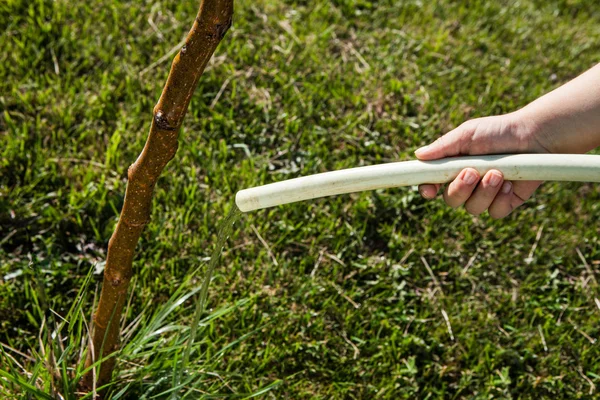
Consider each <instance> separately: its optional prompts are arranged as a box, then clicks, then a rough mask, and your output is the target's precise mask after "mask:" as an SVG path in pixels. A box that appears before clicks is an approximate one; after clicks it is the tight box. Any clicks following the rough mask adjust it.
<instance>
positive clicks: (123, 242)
mask: <svg viewBox="0 0 600 400" xmlns="http://www.w3.org/2000/svg"><path fill="white" fill-rule="evenodd" d="M232 15H233V0H202V1H201V4H200V9H199V11H198V15H197V16H196V19H195V21H194V25H193V26H192V29H191V30H190V32H189V34H188V36H187V39H186V42H185V45H184V46H183V47H182V48H181V50H180V52H179V53H178V54H177V55H176V56H175V59H174V60H173V64H172V65H171V71H170V73H169V77H168V78H167V83H166V84H165V87H164V89H163V92H162V94H161V96H160V99H159V100H158V104H156V106H155V107H154V118H153V119H152V125H151V126H150V133H149V135H148V139H147V141H146V144H145V146H144V149H143V150H142V153H141V154H140V156H139V157H138V159H137V160H136V161H135V163H133V164H132V165H131V166H130V167H129V170H128V173H127V176H128V182H127V189H126V191H125V200H124V202H123V209H122V210H121V216H120V218H119V222H118V223H117V226H116V227H115V231H114V232H113V235H112V237H111V238H110V241H109V243H108V256H107V258H106V267H105V269H104V282H103V285H102V293H101V295H100V302H99V304H98V309H97V310H96V314H95V315H94V327H93V333H92V340H91V346H90V349H89V351H88V358H87V360H86V366H90V365H92V364H93V363H94V360H97V359H99V356H100V349H102V357H103V358H104V357H107V356H108V355H110V354H111V353H113V352H115V351H117V350H118V348H119V336H120V332H119V326H120V323H119V322H120V319H121V313H122V311H123V305H124V302H125V298H126V293H127V289H128V286H129V281H130V280H131V277H132V275H133V270H132V261H133V256H134V251H135V247H136V244H137V242H138V239H139V237H140V235H141V233H142V230H143V229H144V226H146V224H147V223H148V221H149V220H150V213H151V206H152V194H153V191H154V185H155V184H156V181H157V180H158V177H159V176H160V174H161V172H162V170H163V168H164V167H165V166H166V165H167V163H168V162H169V161H170V160H171V159H172V158H173V157H174V156H175V152H176V151H177V146H178V143H177V138H178V135H179V127H180V126H181V123H182V121H183V117H184V116H185V113H186V111H187V108H188V105H189V103H190V99H191V98H192V95H193V93H194V90H195V89H196V84H197V83H198V80H199V79H200V76H201V75H202V73H203V71H204V68H205V67H206V64H207V63H208V61H209V60H210V58H211V56H212V54H213V53H214V51H215V49H216V48H217V46H218V44H219V42H220V41H221V39H222V38H223V36H225V33H226V32H227V30H228V29H229V27H230V26H231V18H232ZM114 366H115V357H111V358H109V359H107V360H106V361H104V362H103V363H102V364H101V366H100V368H98V370H97V373H96V374H93V373H92V372H91V371H90V372H89V373H88V374H86V375H85V376H84V378H83V381H82V384H83V387H84V388H86V389H87V390H91V389H92V388H93V387H100V386H102V385H105V384H106V383H108V382H110V380H111V376H112V372H113V368H114ZM94 375H96V385H94V382H93V381H94Z"/></svg>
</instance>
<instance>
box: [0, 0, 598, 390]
mask: <svg viewBox="0 0 600 400" xmlns="http://www.w3.org/2000/svg"><path fill="white" fill-rule="evenodd" d="M197 6H198V4H197V1H173V0H156V1H151V2H150V1H126V2H125V1H124V2H120V1H116V0H96V1H92V2H80V1H67V0H4V1H2V2H1V3H0V26H2V27H3V29H2V34H1V36H0V111H1V113H0V342H1V343H2V345H1V346H0V396H1V397H2V398H8V399H12V398H23V399H25V398H29V397H27V396H28V395H27V392H28V393H30V394H32V395H33V396H34V397H37V398H50V397H44V395H43V394H42V393H52V392H53V391H54V393H55V395H56V393H61V394H62V395H63V396H65V398H73V396H74V392H75V390H76V380H75V378H74V376H75V375H76V374H77V371H81V368H83V367H82V366H81V362H80V360H81V357H82V355H81V354H80V349H81V348H82V343H84V341H85V337H86V329H87V324H88V323H89V320H90V317H91V312H92V306H93V304H94V302H95V301H96V300H97V297H98V293H99V292H98V288H99V285H100V284H101V279H102V275H101V271H102V268H103V261H104V259H105V257H106V247H107V242H108V239H109V237H110V235H111V233H112V229H113V228H114V226H115V223H116V221H117V218H118V212H119V210H120V208H121V206H122V202H123V194H124V190H125V184H126V171H127V167H128V166H129V165H130V164H131V163H132V162H133V161H135V159H136V157H137V155H138V154H139V152H140V150H141V149H142V147H143V145H144V142H145V138H146V135H147V132H148V128H149V124H150V121H151V118H152V107H153V106H154V104H155V103H156V101H157V100H158V97H159V95H160V92H161V89H162V86H163V84H164V81H165V79H166V76H167V73H168V69H169V64H170V60H171V59H172V57H173V54H174V52H176V51H177V50H178V49H179V46H180V45H178V43H180V42H181V41H182V39H184V37H185V35H186V33H187V31H188V29H189V27H190V26H191V23H192V21H193V19H194V16H195V14H196V11H197ZM599 52H600V9H599V8H598V7H596V6H594V5H593V2H592V1H587V0H580V1H577V0H561V1H557V0H552V1H520V2H513V1H467V0H462V1H451V0H437V1H420V0H411V1H379V2H377V1H374V2H370V1H366V0H335V1H302V0H297V1H276V0H253V1H250V0H244V1H239V2H236V9H235V16H234V22H233V27H232V28H231V30H230V31H229V32H228V33H227V35H226V37H225V39H224V40H223V42H222V44H221V45H220V47H219V48H218V49H217V51H216V53H215V56H214V58H213V59H212V61H211V63H210V64H209V66H208V68H207V70H206V72H205V74H204V76H203V77H202V79H201V81H200V83H199V87H198V90H197V91H196V94H195V96H194V97H193V99H192V102H191V105H190V109H189V111H188V113H187V116H186V119H185V121H184V124H183V128H182V130H181V134H180V141H179V142H180V144H179V150H178V152H177V155H176V157H175V159H174V160H173V161H172V162H171V163H170V164H169V165H168V166H167V168H166V169H165V172H164V174H163V176H162V177H161V179H160V180H159V182H158V184H157V189H156V193H155V198H154V208H153V215H152V221H151V223H150V224H149V225H148V226H147V227H146V229H145V231H144V233H143V235H142V238H141V240H140V243H139V245H138V247H137V254H136V259H135V262H134V268H135V273H136V275H135V278H134V281H133V285H132V291H131V297H130V298H129V301H128V307H127V316H126V319H125V320H124V321H123V322H122V323H123V326H124V327H125V331H124V332H125V337H124V347H123V348H124V350H123V351H122V353H120V354H119V356H118V357H119V361H118V365H119V370H118V371H117V374H116V379H115V382H114V386H113V388H112V390H113V392H112V393H113V396H114V398H125V399H138V398H148V399H149V398H168V396H169V393H170V392H169V390H171V388H172V383H173V377H172V373H171V371H172V369H173V366H174V365H175V364H176V363H177V361H178V359H180V358H181V353H182V349H183V344H184V342H185V338H186V336H185V335H186V333H187V332H189V325H190V323H191V321H192V318H193V312H194V308H195V301H194V300H195V299H196V297H195V296H190V295H191V294H193V293H196V291H197V290H198V287H199V285H200V284H201V282H202V279H203V273H204V270H205V267H206V261H207V260H208V258H209V257H210V254H211V252H212V250H213V249H214V247H215V245H216V233H217V227H218V225H219V222H220V221H221V220H222V219H223V218H224V217H225V215H226V213H227V212H228V211H229V210H230V209H231V207H232V204H233V198H234V195H235V193H236V191H237V190H240V189H243V188H246V187H250V186H256V185H259V184H263V183H268V182H273V181H279V180H284V179H289V178H292V177H296V176H300V175H308V174H313V173H318V172H323V171H329V170H334V169H340V168H349V167H355V166H361V165H371V164H377V163H383V162H390V161H397V160H409V159H412V158H414V156H413V151H414V150H415V149H416V148H417V147H419V146H421V145H424V144H426V143H428V142H429V141H431V140H432V139H434V138H436V137H438V136H439V135H440V134H442V133H444V132H446V131H448V130H449V129H451V128H452V127H454V126H456V125H458V124H460V123H461V122H463V121H465V120H467V119H470V118H474V117H478V116H485V115H492V114H497V113H504V112H509V111H513V110H515V109H517V108H519V107H521V106H523V105H525V104H527V103H528V102H530V101H531V100H533V99H535V98H536V97H538V96H540V95H541V94H543V93H545V92H547V91H549V90H551V89H552V88H554V87H556V86H558V85H560V84H561V83H562V82H565V81H567V80H569V79H570V78H573V77H575V76H576V75H577V74H579V73H581V72H583V71H584V70H585V69H587V68H589V67H591V66H592V65H594V64H595V63H597V62H598V54H599ZM599 220H600V186H598V185H593V184H579V183H577V184H576V183H546V184H545V185H544V186H543V187H542V188H541V190H539V191H538V192H537V193H536V195H535V196H534V198H532V199H531V200H530V201H528V202H527V203H526V205H525V206H523V207H522V208H520V209H519V210H518V211H517V212H515V213H514V214H512V215H511V216H509V217H508V218H506V219H504V220H500V221H494V220H492V219H491V218H489V217H488V216H487V215H484V216H481V217H477V218H476V217H472V216H470V215H469V214H467V213H466V212H465V211H464V210H452V209H450V208H448V207H446V206H445V205H444V204H443V202H442V201H441V200H438V201H425V200H423V199H422V198H421V197H420V196H419V194H418V192H417V190H416V188H403V189H393V190H381V191H375V192H365V193H360V194H353V195H344V196H338V197H334V198H326V199H320V200H315V201H311V202H305V203H297V204H292V205H287V206H282V207H278V208H274V209H268V210H262V211H258V212H253V213H250V214H247V215H244V217H243V218H242V219H241V220H240V222H239V223H237V224H236V227H235V230H234V233H233V234H232V235H231V236H230V238H229V240H228V242H227V245H226V246H225V249H224V253H223V257H222V259H221V262H220V264H219V266H218V267H217V270H216V271H215V278H214V280H213V282H212V284H211V287H210V291H209V304H208V306H209V308H210V310H209V312H208V313H207V314H206V316H205V318H204V321H203V323H202V325H201V327H200V329H199V330H200V335H199V339H198V344H197V345H196V346H195V347H194V351H193V353H192V364H191V365H190V366H189V368H188V371H187V375H186V376H187V377H186V381H185V382H186V383H185V385H184V387H183V388H181V389H180V390H179V392H180V394H182V395H183V394H186V393H187V395H188V398H201V397H210V396H217V397H219V396H220V397H226V398H229V397H232V398H244V397H247V396H252V395H256V396H258V397H264V398H287V399H318V398H336V399H367V398H369V399H370V398H378V399H379V398H380V399H402V398H406V399H409V398H423V399H425V398H429V399H436V398H477V399H488V398H525V399H526V398H594V397H595V396H597V395H598V391H599V390H600V387H598V385H600V349H599V348H598V342H597V341H598V339H600V290H599V288H598V284H597V281H598V280H600V222H599ZM140 313H141V317H139V318H136V317H137V316H138V315H139V314H140ZM46 396H49V395H46ZM50 396H51V395H50Z"/></svg>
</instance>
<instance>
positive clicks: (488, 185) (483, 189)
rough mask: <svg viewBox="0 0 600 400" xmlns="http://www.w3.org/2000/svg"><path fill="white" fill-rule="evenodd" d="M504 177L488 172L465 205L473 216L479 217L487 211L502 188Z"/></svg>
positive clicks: (492, 171) (499, 173)
mask: <svg viewBox="0 0 600 400" xmlns="http://www.w3.org/2000/svg"><path fill="white" fill-rule="evenodd" d="M503 182H504V177H503V176H502V172H500V171H496V170H491V171H488V172H487V173H486V174H485V175H484V177H483V179H482V180H481V182H479V185H477V188H476V189H475V191H474V192H473V194H472V195H471V197H469V199H468V200H467V201H466V203H465V209H466V210H467V211H468V212H469V213H470V214H473V215H479V214H481V213H482V212H484V211H485V210H487V209H488V208H489V207H490V205H492V202H493V201H494V199H495V198H496V195H497V194H498V192H499V191H500V188H501V187H502V183H503Z"/></svg>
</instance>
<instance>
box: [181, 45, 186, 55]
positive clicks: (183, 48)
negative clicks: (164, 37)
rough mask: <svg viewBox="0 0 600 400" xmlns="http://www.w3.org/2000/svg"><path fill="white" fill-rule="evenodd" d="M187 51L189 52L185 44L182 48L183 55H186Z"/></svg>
mask: <svg viewBox="0 0 600 400" xmlns="http://www.w3.org/2000/svg"><path fill="white" fill-rule="evenodd" d="M186 51H187V46H186V45H185V44H184V45H183V47H182V48H181V54H185V52H186Z"/></svg>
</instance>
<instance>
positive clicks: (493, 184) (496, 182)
mask: <svg viewBox="0 0 600 400" xmlns="http://www.w3.org/2000/svg"><path fill="white" fill-rule="evenodd" d="M500 182H502V177H501V176H500V175H498V174H492V176H490V180H489V183H490V186H491V187H496V186H498V185H499V184H500Z"/></svg>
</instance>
